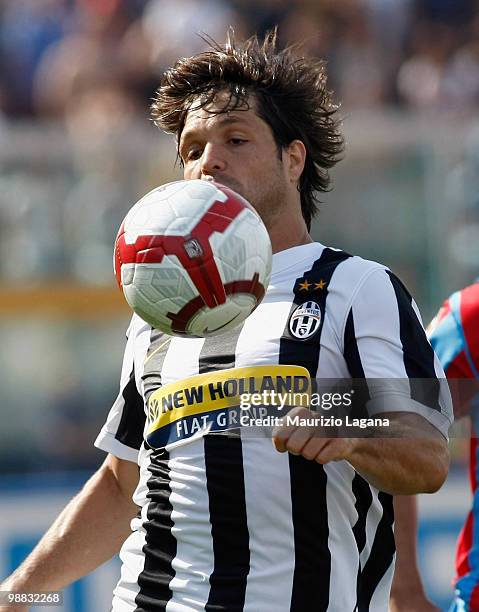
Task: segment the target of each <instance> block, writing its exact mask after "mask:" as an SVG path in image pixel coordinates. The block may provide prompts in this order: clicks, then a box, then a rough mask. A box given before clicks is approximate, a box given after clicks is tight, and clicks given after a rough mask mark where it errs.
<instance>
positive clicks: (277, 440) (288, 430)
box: [273, 407, 352, 464]
mask: <svg viewBox="0 0 479 612" xmlns="http://www.w3.org/2000/svg"><path fill="white" fill-rule="evenodd" d="M295 416H298V417H299V420H300V421H301V419H310V420H311V418H312V417H313V414H312V413H311V411H309V410H308V409H306V408H299V407H298V408H293V410H291V411H290V412H289V413H288V419H287V420H286V419H285V418H283V419H282V424H281V425H280V426H279V427H276V428H275V429H274V430H273V445H274V447H275V448H276V450H277V451H279V452H280V453H284V452H286V451H288V452H290V453H291V454H292V455H301V456H303V457H304V458H305V459H308V460H309V461H313V460H314V461H317V462H318V463H321V464H325V463H328V462H330V461H337V460H338V459H345V458H346V457H347V455H348V453H349V452H350V450H351V442H352V440H351V439H349V438H337V437H336V438H330V437H325V436H324V435H322V434H323V429H322V428H321V427H319V426H315V425H302V424H298V425H294V424H293V423H292V419H293V418H294V417H295Z"/></svg>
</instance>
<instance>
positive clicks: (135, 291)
mask: <svg viewBox="0 0 479 612" xmlns="http://www.w3.org/2000/svg"><path fill="white" fill-rule="evenodd" d="M114 268H115V275H116V278H117V282H118V284H119V286H120V287H121V288H122V289H123V293H124V295H125V298H126V301H127V302H128V304H129V305H130V307H131V308H132V309H133V310H134V312H136V313H137V314H138V315H139V316H140V317H141V318H142V319H144V320H145V321H146V322H147V323H149V324H150V325H152V326H153V327H155V328H157V329H159V330H161V331H164V332H166V333H167V334H171V335H180V336H181V335H187V336H197V337H205V336H213V335H216V334H219V333H222V332H224V331H227V330H228V329H232V328H233V327H236V326H237V325H239V324H240V323H241V322H242V321H244V320H245V319H246V317H247V316H248V315H249V314H250V313H251V312H252V311H253V310H254V309H255V308H256V306H257V305H258V304H259V303H260V301H261V300H262V298H263V296H264V293H265V291H266V288H267V286H268V283H269V277H270V274H271V242H270V239H269V235H268V232H267V230H266V228H265V226H264V225H263V222H262V221H261V219H260V217H259V216H258V214H257V213H256V211H255V210H254V208H253V207H252V206H251V205H250V204H249V203H248V202H247V201H246V200H245V199H244V198H242V197H241V196H240V195H238V194H237V193H235V192H234V191H232V190H231V189H229V188H227V187H225V186H223V185H220V184H217V183H212V182H207V181H201V180H191V181H176V182H174V183H168V184H166V185H163V186H161V187H158V188H156V189H154V190H153V191H151V192H150V193H148V194H147V195H146V196H144V197H143V198H142V199H141V200H140V201H139V202H137V203H136V204H135V205H134V206H133V208H132V209H131V210H130V211H129V212H128V214H127V215H126V217H125V220H124V221H123V223H122V224H121V227H120V229H119V231H118V235H117V237H116V241H115V253H114Z"/></svg>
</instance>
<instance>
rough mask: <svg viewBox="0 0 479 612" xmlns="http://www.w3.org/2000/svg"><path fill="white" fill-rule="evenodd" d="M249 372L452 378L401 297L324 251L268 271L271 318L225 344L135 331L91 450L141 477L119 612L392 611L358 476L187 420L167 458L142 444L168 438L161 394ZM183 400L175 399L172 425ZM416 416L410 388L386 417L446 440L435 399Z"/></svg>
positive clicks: (385, 275)
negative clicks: (405, 417) (128, 465)
mask: <svg viewBox="0 0 479 612" xmlns="http://www.w3.org/2000/svg"><path fill="white" fill-rule="evenodd" d="M315 313H316V314H317V316H316V314H315ZM252 365H254V366H271V367H273V366H274V367H279V366H284V365H288V366H299V367H301V368H305V369H306V370H307V371H308V373H309V375H310V376H311V377H312V378H319V377H321V378H344V379H351V378H360V377H369V378H375V379H380V378H404V379H408V378H415V377H417V378H435V377H439V378H443V377H444V374H443V372H442V369H441V367H440V365H439V363H438V361H437V359H436V357H435V355H434V353H433V351H432V349H431V347H430V345H429V344H428V342H427V340H426V337H425V334H424V331H423V329H422V324H421V322H420V318H419V314H418V312H417V308H416V306H415V304H414V302H413V301H412V299H411V297H410V296H409V294H408V293H407V291H406V290H405V289H404V287H403V286H402V284H401V282H400V281H399V280H398V279H397V278H396V277H395V276H394V275H392V274H391V273H390V272H389V271H388V270H387V269H386V268H385V267H384V266H381V265H379V264H377V263H374V262H370V261H365V260H363V259H361V258H359V257H352V256H349V255H348V254H346V253H344V252H342V251H338V250H334V249H330V248H326V247H323V246H322V245H321V244H318V243H312V244H307V245H302V246H298V247H294V248H291V249H288V250H285V251H282V252H280V253H277V254H275V255H274V256H273V273H272V277H271V283H270V286H269V288H268V291H267V293H266V296H265V298H264V300H263V302H262V303H261V304H260V306H259V307H258V308H257V309H256V310H255V311H254V312H253V313H252V314H251V315H250V317H248V319H247V320H246V321H245V322H244V324H243V325H242V326H240V327H238V328H237V329H235V330H233V331H231V332H228V333H226V334H223V335H220V336H216V337H212V338H207V339H203V338H200V339H194V338H193V339H192V338H179V337H174V338H172V337H169V336H166V335H164V334H162V333H161V332H158V331H157V330H153V329H152V328H151V327H149V326H148V325H147V324H145V323H144V322H143V321H142V320H141V319H139V318H138V317H136V316H135V317H133V320H132V323H131V325H130V328H129V332H128V342H127V348H126V352H125V357H124V364H123V370H122V376H121V389H120V394H119V396H118V398H117V400H116V402H115V403H114V405H113V407H112V409H111V411H110V414H109V416H108V419H107V421H106V423H105V425H104V427H103V428H102V430H101V432H100V434H99V436H98V439H97V441H96V445H97V446H98V447H99V448H102V449H104V450H105V451H108V452H110V453H112V454H114V455H116V456H118V457H120V458H123V459H127V460H131V461H135V462H136V461H137V462H138V464H139V466H140V482H139V485H138V488H137V490H136V492H135V495H134V500H135V502H136V504H137V505H138V506H139V507H140V509H141V510H140V512H139V514H138V516H137V517H136V518H135V519H134V520H133V522H132V534H131V535H130V537H129V538H128V539H127V540H126V542H125V544H124V545H123V548H122V552H121V558H122V561H123V566H122V571H121V578H120V581H119V583H118V585H117V587H116V589H115V593H114V599H113V610H114V611H115V612H120V611H121V612H127V611H128V612H130V611H137V612H139V611H145V612H146V611H148V612H152V611H160V610H166V611H167V612H192V611H199V610H208V611H211V612H212V611H220V610H222V611H225V612H240V611H241V612H243V611H245V612H287V611H292V612H309V611H313V610H314V611H315V612H322V611H335V612H344V611H347V610H350V611H354V610H358V611H359V612H364V611H366V610H370V611H384V610H387V607H388V597H389V589H390V583H391V579H392V574H393V565H394V564H393V561H394V553H395V547H394V537H393V510H392V498H391V497H390V496H389V495H387V494H385V493H383V492H380V491H378V490H376V489H375V488H374V487H372V486H371V485H369V484H368V483H367V482H366V481H365V480H364V479H363V478H362V477H361V476H360V475H359V474H357V473H356V472H355V470H354V469H353V468H352V467H351V465H350V464H349V463H347V462H346V461H338V462H332V463H329V464H327V465H324V466H321V465H319V464H318V463H316V462H310V461H307V460H305V459H304V458H302V457H298V456H293V455H291V454H289V453H285V454H280V453H278V452H277V451H276V450H275V449H274V448H273V446H272V443H271V440H270V439H268V438H265V437H251V436H243V435H242V432H241V433H240V434H239V435H238V434H236V435H230V436H229V435H214V433H213V432H211V431H210V432H209V433H206V434H205V432H201V431H199V432H198V431H197V432H194V433H193V434H192V433H191V432H188V435H186V433H187V432H185V428H186V429H187V428H188V427H189V425H187V424H186V425H185V423H186V420H184V422H182V424H181V426H179V425H178V422H179V421H176V422H173V421H172V422H171V423H170V422H168V423H166V424H164V423H162V424H161V428H160V429H159V430H157V432H154V433H155V435H156V433H158V432H159V433H160V434H161V436H163V437H162V438H161V439H163V440H165V441H166V442H165V444H166V446H164V447H161V446H160V447H158V448H152V447H151V446H150V444H149V443H148V441H147V440H150V441H151V440H152V439H155V440H156V439H160V438H156V437H154V436H153V437H151V432H152V423H151V421H150V420H149V419H147V418H146V414H147V413H148V408H146V409H145V407H144V406H145V405H146V406H148V400H150V409H151V403H152V402H151V400H152V398H154V397H156V396H155V393H158V392H161V391H158V390H159V389H160V390H161V389H163V388H174V389H181V387H182V386H187V385H188V384H189V383H188V381H189V380H190V379H192V380H195V381H196V380H197V378H195V377H197V376H198V375H201V374H204V375H206V373H212V372H218V375H220V374H221V371H223V370H230V369H235V368H245V367H250V366H252ZM233 375H234V371H233ZM168 385H171V386H172V387H168ZM181 397H182V396H181V395H178V396H175V395H174V394H172V395H171V397H170V401H171V402H173V400H174V401H176V399H178V406H177V408H178V410H179V411H180V412H179V414H180V413H181V414H183V412H181V411H182V410H184V408H183V407H182V406H183V404H182V403H181V402H180V398H181ZM171 398H173V399H171ZM419 400H420V398H418V397H415V396H414V385H412V384H411V385H410V387H408V389H407V392H405V393H404V394H403V395H402V396H401V395H397V396H396V397H392V398H391V403H390V404H388V410H403V411H404V410H405V411H416V412H418V413H420V414H421V415H422V416H424V417H425V418H426V419H427V420H428V421H429V422H430V423H432V424H433V425H434V426H435V427H437V428H438V429H439V430H440V431H442V432H443V433H444V435H447V429H448V427H449V425H450V421H451V409H450V404H449V398H448V397H447V396H446V394H444V393H443V391H442V390H441V391H439V386H438V394H437V398H436V401H434V402H432V403H431V402H429V403H428V404H424V403H422V402H421V401H419ZM372 402H374V398H372ZM169 408H170V409H171V411H172V413H174V410H173V406H169ZM200 409H202V410H203V412H205V411H208V409H209V408H208V406H204V407H201V406H199V407H198V406H197V407H196V408H195V410H196V412H195V414H198V411H199V410H200ZM148 414H149V413H148ZM185 418H186V417H185ZM190 425H191V422H190ZM161 436H160V437H161Z"/></svg>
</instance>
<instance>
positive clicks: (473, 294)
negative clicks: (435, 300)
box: [442, 281, 479, 326]
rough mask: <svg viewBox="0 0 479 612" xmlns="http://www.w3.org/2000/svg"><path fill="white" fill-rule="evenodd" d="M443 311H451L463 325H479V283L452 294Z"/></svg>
mask: <svg viewBox="0 0 479 612" xmlns="http://www.w3.org/2000/svg"><path fill="white" fill-rule="evenodd" d="M442 309H444V310H446V311H451V312H452V313H453V314H454V316H455V318H456V319H457V320H458V321H461V322H462V325H463V326H464V325H471V324H472V323H474V324H475V325H477V324H478V323H479V282H477V281H476V282H475V283H473V284H472V285H468V286H467V287H464V288H463V289H459V290H458V291H455V292H454V293H452V294H451V295H450V296H449V297H448V298H447V300H446V301H445V302H444V304H443V306H442Z"/></svg>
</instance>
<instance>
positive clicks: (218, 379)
mask: <svg viewBox="0 0 479 612" xmlns="http://www.w3.org/2000/svg"><path fill="white" fill-rule="evenodd" d="M264 392H266V393H269V392H272V393H281V394H283V395H285V394H288V393H289V394H291V396H296V397H298V398H300V401H299V404H300V405H309V398H310V395H311V384H310V377H309V372H308V370H307V369H306V368H303V367H302V366H294V365H264V366H254V367H251V366H249V367H244V368H230V369H228V370H219V371H215V372H207V373H205V374H198V375H196V376H192V377H191V378H186V379H183V380H179V381H177V382H174V383H170V384H168V385H165V386H164V387H160V388H159V389H157V390H156V391H155V392H154V393H152V395H151V396H150V399H149V401H148V419H149V421H150V425H149V427H148V433H150V434H151V433H152V432H154V431H156V430H157V429H159V428H162V427H166V426H168V425H170V424H171V423H174V422H176V421H178V420H180V419H183V418H185V417H189V416H194V415H198V414H202V413H206V412H213V411H216V410H221V409H228V408H233V407H237V406H238V405H239V404H240V400H241V397H242V396H245V395H247V396H250V397H252V396H253V395H254V394H261V393H264Z"/></svg>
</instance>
